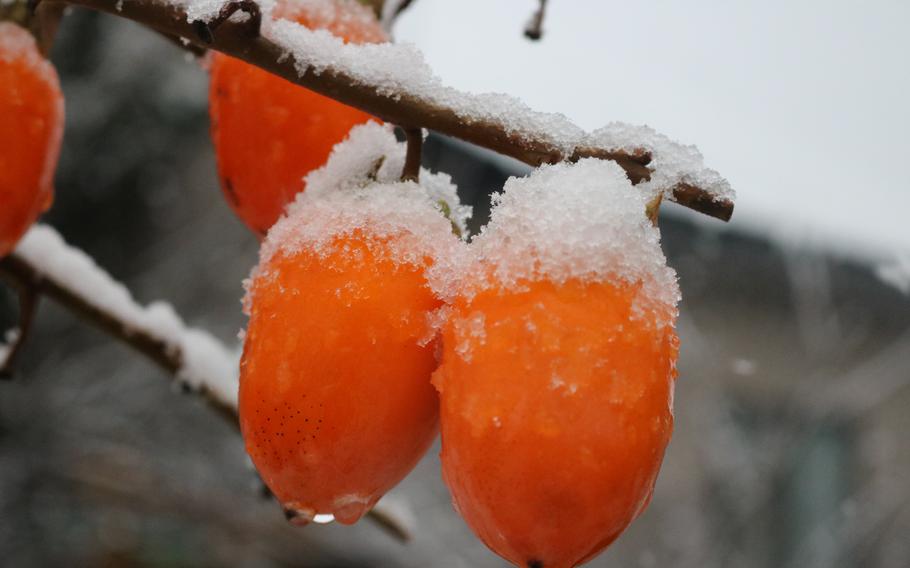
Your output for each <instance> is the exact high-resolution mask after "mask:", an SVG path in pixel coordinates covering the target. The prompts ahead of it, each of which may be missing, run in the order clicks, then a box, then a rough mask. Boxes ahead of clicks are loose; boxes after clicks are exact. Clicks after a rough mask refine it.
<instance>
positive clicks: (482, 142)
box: [44, 0, 733, 220]
mask: <svg viewBox="0 0 910 568" xmlns="http://www.w3.org/2000/svg"><path fill="white" fill-rule="evenodd" d="M44 1H45V2H53V3H59V2H61V1H62V0H44ZM68 3H69V4H72V5H77V6H83V7H86V8H91V9H93V10H99V11H102V12H107V13H110V14H113V15H115V16H120V17H124V18H128V19H130V20H133V21H135V22H138V23H140V24H143V25H145V26H147V27H149V28H152V29H154V30H157V31H159V32H163V33H165V34H168V35H171V36H177V37H183V38H187V39H188V40H190V41H191V42H192V43H194V44H196V45H197V46H199V47H207V48H210V49H214V50H216V51H220V52H222V53H226V54H228V55H231V56H233V57H236V58H238V59H242V60H244V61H246V62H248V63H251V64H253V65H256V66H257V67H260V68H262V69H264V70H266V71H268V72H270V73H273V74H275V75H278V76H280V77H283V78H284V79H287V80H288V81H291V82H292V83H296V84H298V85H300V86H302V87H306V88H308V89H310V90H312V91H315V92H317V93H320V94H322V95H325V96H328V97H330V98H333V99H335V100H338V101H340V102H342V103H344V104H347V105H349V106H353V107H356V108H359V109H361V110H363V111H365V112H368V113H370V114H372V115H374V116H377V117H379V118H381V119H383V120H385V121H386V122H391V123H394V124H399V125H402V127H405V128H421V127H422V128H427V129H430V130H435V131H437V132H440V133H442V134H446V135H449V136H453V137H455V138H460V139H461V140H464V141H466V142H470V143H472V144H476V145H478V146H482V147H484V148H488V149H490V150H493V151H495V152H498V153H500V154H504V155H506V156H510V157H512V158H515V159H517V160H519V161H521V162H524V163H526V164H529V165H531V166H535V167H536V166H539V165H542V164H547V163H556V162H561V161H565V160H569V161H575V160H579V159H581V158H585V157H595V158H601V159H606V160H613V161H615V162H616V163H617V164H619V165H620V166H621V167H622V168H623V169H624V170H625V171H626V173H627V174H628V176H629V179H630V180H631V181H632V183H638V182H640V181H643V180H648V179H650V176H651V171H650V170H649V169H648V167H647V164H648V163H649V162H650V155H649V154H648V153H647V152H644V151H640V152H626V151H622V150H612V149H609V148H598V147H583V148H577V149H576V150H575V151H574V153H572V154H570V155H567V154H566V153H565V151H564V150H563V149H562V148H561V147H560V146H559V144H557V143H556V141H555V140H552V139H546V138H535V137H532V136H529V135H527V134H523V133H517V132H510V131H508V130H507V129H506V126H505V125H504V124H503V123H501V122H498V121H495V120H477V121H472V122H467V121H465V120H463V119H462V118H460V117H459V116H458V114H457V113H456V112H455V110H454V109H452V108H449V107H447V106H445V105H444V104H442V103H435V102H428V101H426V100H423V99H421V98H419V97H418V96H416V95H415V94H413V93H407V92H401V93H396V96H395V97H389V96H386V95H383V94H380V92H379V91H378V90H377V86H376V85H369V84H364V83H361V82H359V81H358V80H355V78H354V77H352V76H349V75H347V74H345V73H344V72H342V71H339V70H337V69H336V70H333V69H327V70H325V71H324V72H322V73H319V74H316V73H312V72H310V73H305V74H304V75H303V76H300V75H299V74H298V73H297V69H296V67H295V62H294V58H293V57H288V56H287V54H286V53H285V51H284V49H282V48H281V47H280V46H278V45H276V44H275V43H273V42H271V41H269V40H268V39H266V38H264V37H261V36H259V37H251V34H250V28H249V26H248V25H247V24H246V23H234V22H231V21H225V22H224V23H223V24H222V25H221V26H220V27H219V28H218V30H217V33H214V34H213V37H212V38H211V39H212V42H211V44H208V43H206V42H205V41H203V38H200V37H198V35H197V30H196V29H195V28H194V26H193V24H190V23H189V22H187V19H186V12H185V11H184V10H182V9H180V8H178V7H175V6H173V5H169V4H165V3H162V2H161V1H160V0H130V1H129V2H124V3H122V5H121V8H120V10H118V9H117V2H116V0H70V1H69V2H68ZM205 39H208V38H205ZM674 198H675V200H676V201H677V202H678V203H680V204H681V205H684V206H686V207H689V208H691V209H694V210H696V211H699V212H702V213H705V214H707V215H711V216H712V217H717V218H719V219H723V220H727V219H729V218H730V216H731V215H732V213H733V203H732V202H731V201H729V200H715V199H714V196H712V195H711V194H710V193H708V192H707V191H705V190H704V189H703V188H698V187H694V186H687V187H685V188H677V191H675V192H674Z"/></svg>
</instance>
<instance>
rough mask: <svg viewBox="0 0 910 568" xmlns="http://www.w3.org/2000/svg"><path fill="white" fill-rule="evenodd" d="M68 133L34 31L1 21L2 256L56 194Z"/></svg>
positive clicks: (59, 99) (59, 97)
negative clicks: (63, 143) (62, 147)
mask: <svg viewBox="0 0 910 568" xmlns="http://www.w3.org/2000/svg"><path fill="white" fill-rule="evenodd" d="M62 137H63V94H62V93H61V91H60V81H59V79H58V77H57V72H56V70H55V69H54V66H53V65H52V64H51V63H50V62H49V61H48V60H47V59H45V58H44V56H42V55H41V53H40V51H39V50H38V46H37V44H36V42H35V39H34V38H33V37H32V35H31V34H30V33H29V32H28V31H27V30H26V29H25V28H22V27H20V26H19V25H17V24H14V23H12V22H0V256H4V255H6V254H8V253H9V252H10V251H11V250H12V249H13V247H14V246H15V245H16V243H17V242H18V241H19V239H20V238H21V237H22V235H23V234H24V233H25V231H26V230H27V229H28V228H29V227H30V226H31V225H32V223H34V222H35V220H36V219H37V218H38V216H39V215H40V214H41V213H43V212H44V211H46V210H47V209H48V207H50V205H51V203H52V202H53V198H54V188H53V181H54V172H55V170H56V167H57V158H58V156H59V154H60V142H61V139H62Z"/></svg>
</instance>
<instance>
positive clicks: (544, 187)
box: [466, 158, 680, 314]
mask: <svg viewBox="0 0 910 568" xmlns="http://www.w3.org/2000/svg"><path fill="white" fill-rule="evenodd" d="M646 203H647V196H646V195H645V194H644V193H642V192H641V191H639V189H638V188H637V187H633V186H632V184H631V183H630V182H629V180H628V178H627V177H626V175H625V172H624V171H623V170H622V168H620V167H619V166H618V165H617V164H615V163H614V162H609V161H603V160H597V159H591V158H588V159H583V160H580V161H579V162H578V163H577V164H568V163H564V164H556V165H551V166H543V167H541V168H539V169H538V170H535V171H534V172H532V173H531V174H530V175H528V176H527V177H523V178H510V179H509V180H508V181H507V182H506V184H505V187H504V188H503V192H502V193H501V194H498V195H496V196H494V198H493V208H492V211H491V217H490V223H489V224H488V225H487V226H486V227H484V229H483V230H482V231H481V233H480V235H478V236H477V237H476V238H475V239H474V240H473V242H472V243H471V249H472V252H473V254H474V256H475V257H476V261H475V265H474V267H473V268H472V270H471V272H472V274H471V275H470V277H469V278H467V279H466V282H467V283H468V285H469V286H470V285H472V286H476V287H477V289H478V290H479V289H485V288H489V287H496V288H505V289H520V288H521V286H522V282H523V281H536V280H541V279H548V280H551V281H554V282H557V283H562V282H565V281H567V280H570V279H578V280H581V281H586V282H601V281H613V280H617V279H618V280H621V281H625V282H628V283H632V284H634V283H638V282H640V283H641V285H642V288H641V291H640V293H639V301H637V302H636V307H637V308H638V309H640V310H642V311H644V310H651V309H654V308H657V307H659V306H663V307H664V308H669V310H663V311H664V312H665V313H670V314H675V306H676V304H677V303H678V302H679V299H680V292H679V286H678V284H677V280H676V272H675V271H674V270H673V269H672V268H670V267H668V266H667V262H666V258H665V257H664V254H663V251H662V250H661V248H660V232H659V231H658V229H657V228H656V227H655V226H653V225H652V224H651V222H650V221H649V220H648V219H647V217H646V216H645V205H646ZM475 291H476V290H475Z"/></svg>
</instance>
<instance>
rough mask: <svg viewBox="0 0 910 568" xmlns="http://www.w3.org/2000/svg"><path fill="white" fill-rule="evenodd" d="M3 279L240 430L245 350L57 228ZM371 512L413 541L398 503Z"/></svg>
mask: <svg viewBox="0 0 910 568" xmlns="http://www.w3.org/2000/svg"><path fill="white" fill-rule="evenodd" d="M0 279H5V280H8V281H9V282H10V283H12V284H13V285H14V286H16V287H17V288H18V289H19V290H20V291H23V290H28V293H29V294H37V295H42V296H46V297H48V298H50V299H52V300H54V301H56V302H58V303H59V304H61V305H62V306H63V307H65V308H67V309H68V310H70V311H71V312H73V313H74V314H76V315H77V316H79V317H80V318H82V319H84V320H86V321H88V322H90V323H92V324H94V325H96V326H97V327H99V328H101V329H102V330H104V331H106V332H107V333H109V334H110V335H112V336H113V337H115V338H116V339H119V340H120V341H122V342H124V343H126V344H127V345H129V346H131V347H133V348H134V349H136V350H137V351H139V352H140V353H142V354H144V355H145V356H147V357H148V358H149V359H151V360H152V361H154V362H155V363H156V364H158V365H159V366H160V367H162V368H163V369H164V370H165V371H167V372H168V373H170V374H171V375H173V376H174V377H176V379H177V380H178V381H180V384H181V385H184V386H185V387H187V388H188V389H189V390H190V391H191V392H196V393H198V394H200V395H201V396H202V397H203V398H204V399H205V401H206V402H207V403H208V404H209V406H211V407H212V409H214V410H215V411H216V412H218V414H220V415H221V416H222V417H223V418H225V419H226V420H227V421H228V423H229V424H231V425H232V426H233V427H235V428H239V425H238V421H237V392H238V388H239V350H232V349H229V348H227V347H226V346H225V345H223V344H222V343H221V342H220V341H218V340H217V339H216V338H214V337H213V336H212V335H210V334H209V333H207V332H205V331H203V330H200V329H196V328H191V327H188V326H187V325H186V324H185V323H184V321H183V320H182V319H181V318H180V316H178V315H177V313H176V312H175V311H174V309H173V307H172V306H171V305H170V304H168V303H165V302H153V303H151V304H149V305H148V306H142V305H140V304H139V303H137V302H136V300H135V299H134V298H133V296H132V294H131V293H130V291H129V290H128V289H127V288H126V287H125V286H124V285H123V284H121V283H119V282H117V281H116V280H114V279H113V278H112V277H111V276H110V275H109V274H108V273H107V272H105V271H104V269H102V268H101V267H99V266H98V265H97V264H96V263H95V261H94V260H93V259H92V258H91V257H89V256H88V255H86V254H85V253H84V252H82V251H81V250H79V249H76V248H74V247H71V246H69V245H67V244H66V243H65V242H64V240H63V238H62V237H61V236H60V235H59V234H58V233H57V232H56V231H55V230H54V229H52V228H51V227H48V226H46V225H40V224H39V225H35V226H34V227H32V228H31V230H29V232H28V233H26V235H25V237H23V238H22V240H21V241H20V243H19V245H18V247H17V248H16V250H15V251H14V252H13V253H11V254H10V255H8V256H6V257H2V258H0ZM9 335H10V337H7V338H6V339H7V341H8V342H9V343H11V344H12V345H13V346H14V347H12V348H11V347H7V346H5V345H4V344H3V343H0V363H2V362H3V361H4V360H5V358H6V356H7V355H9V351H10V350H11V349H14V348H15V346H18V345H19V341H20V340H21V339H22V338H21V337H16V336H17V335H19V334H18V333H16V332H14V333H12V334H9ZM368 517H369V518H370V519H371V520H372V521H373V522H375V523H376V524H377V525H379V526H380V527H381V528H383V529H384V530H386V531H387V532H388V533H389V534H391V535H392V536H393V537H395V538H396V539H398V540H402V541H404V540H408V539H409V538H410V528H409V523H408V522H406V521H405V520H402V518H400V515H399V514H398V513H396V511H395V510H393V509H392V508H385V507H384V506H383V505H382V503H380V504H379V505H378V506H377V507H374V508H373V510H371V511H370V512H369V513H368Z"/></svg>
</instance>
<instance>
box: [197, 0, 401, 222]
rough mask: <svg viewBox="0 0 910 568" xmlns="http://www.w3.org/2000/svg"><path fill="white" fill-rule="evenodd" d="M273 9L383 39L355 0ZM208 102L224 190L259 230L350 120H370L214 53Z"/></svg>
mask: <svg viewBox="0 0 910 568" xmlns="http://www.w3.org/2000/svg"><path fill="white" fill-rule="evenodd" d="M273 15H274V16H275V17H279V18H284V19H288V20H293V21H296V22H298V23H300V24H301V25H304V26H306V27H309V28H312V29H326V30H328V31H330V32H331V33H333V34H335V35H336V36H338V37H341V38H343V39H344V40H345V41H348V42H352V43H379V42H383V41H386V40H387V37H386V34H385V32H384V31H383V30H382V27H381V26H380V25H379V22H378V21H377V20H376V18H375V17H374V16H373V15H372V13H370V11H369V10H368V9H367V8H365V7H364V6H362V5H360V4H358V3H357V2H355V1H353V0H331V1H327V2H320V3H314V2H302V1H296V2H295V1H293V0H290V1H284V2H281V3H280V4H279V5H278V6H277V7H276V8H275V12H274V14H273ZM209 105H210V110H209V112H210V116H211V121H212V126H211V131H212V140H213V142H214V145H215V153H216V157H217V162H218V175H219V178H220V179H221V187H222V190H223V192H224V194H225V197H226V198H227V200H228V203H229V204H230V205H231V207H232V208H233V210H234V212H235V213H236V214H237V216H238V217H240V219H241V220H243V222H244V223H246V225H247V226H249V227H250V229H252V230H253V231H254V232H256V233H257V234H260V235H264V234H265V232H266V231H268V229H269V227H271V226H272V225H273V224H274V223H275V221H276V220H277V219H278V217H279V216H281V213H282V212H283V211H284V207H285V206H286V205H287V204H288V203H290V202H291V201H292V200H293V199H294V196H295V195H296V194H297V193H299V192H300V191H303V189H304V183H303V181H302V178H303V176H304V175H306V174H307V173H308V172H310V171H311V170H313V169H315V168H317V167H319V166H321V165H322V164H323V163H324V162H325V161H326V159H327V158H328V156H329V153H330V152H331V150H332V147H333V146H334V145H335V144H336V143H338V142H340V141H341V140H343V139H344V137H345V136H347V133H348V131H349V130H350V129H351V128H352V127H353V126H355V125H357V124H362V123H364V122H367V121H368V120H370V119H371V118H372V117H371V116H370V115H369V114H366V113H364V112H362V111H360V110H357V109H355V108H352V107H349V106H346V105H343V104H341V103H339V102H337V101H335V100H333V99H330V98H328V97H324V96H322V95H320V94H317V93H314V92H313V91H310V90H308V89H305V88H303V87H300V86H297V85H294V84H293V83H290V82H288V81H286V80H284V79H282V78H280V77H277V76H275V75H272V74H270V73H268V72H266V71H263V70H262V69H259V68H258V67H255V66H253V65H250V64H248V63H245V62H243V61H240V60H239V59H235V58H233V57H229V56H227V55H223V54H220V53H216V54H214V55H213V57H212V60H211V83H210V90H209ZM374 120H375V119H374Z"/></svg>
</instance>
